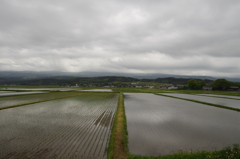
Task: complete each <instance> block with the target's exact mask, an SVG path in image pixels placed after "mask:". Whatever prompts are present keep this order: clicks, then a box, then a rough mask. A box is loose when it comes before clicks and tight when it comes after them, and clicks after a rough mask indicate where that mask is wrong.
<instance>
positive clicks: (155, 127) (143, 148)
mask: <svg viewBox="0 0 240 159" xmlns="http://www.w3.org/2000/svg"><path fill="white" fill-rule="evenodd" d="M124 104H125V111H126V118H127V129H128V140H129V141H128V143H129V150H130V153H132V154H139V155H146V156H152V155H154V156H155V155H166V154H172V153H177V152H179V151H180V150H183V149H184V150H186V151H194V152H196V151H198V150H199V149H201V150H202V149H206V150H215V149H217V150H219V149H223V148H225V147H226V146H232V145H233V144H240V135H239V134H240V127H239V125H240V114H239V112H236V111H232V110H227V109H221V108H217V107H211V106H207V105H203V104H199V103H194V102H189V101H184V100H180V99H174V98H170V97H164V96H158V95H154V94H147V93H124Z"/></svg>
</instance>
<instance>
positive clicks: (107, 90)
mask: <svg viewBox="0 0 240 159" xmlns="http://www.w3.org/2000/svg"><path fill="white" fill-rule="evenodd" d="M81 91H87V92H112V89H88V90H81Z"/></svg>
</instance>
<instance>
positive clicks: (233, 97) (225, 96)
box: [197, 94, 240, 100]
mask: <svg viewBox="0 0 240 159" xmlns="http://www.w3.org/2000/svg"><path fill="white" fill-rule="evenodd" d="M197 95H203V96H210V97H224V98H232V99H239V100H240V97H238V96H229V95H216V94H197Z"/></svg>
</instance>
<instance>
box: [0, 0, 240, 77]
mask: <svg viewBox="0 0 240 159" xmlns="http://www.w3.org/2000/svg"><path fill="white" fill-rule="evenodd" d="M239 14H240V2H239V1H238V0H229V1H226V0H211V1H209V0H182V1H177V0H153V1H146V0H137V1H136V0H135V1H127V0H122V1H107V0H103V1H101V2H100V1H96V0H89V1H82V0H81V1H79V0H78V1H77V0H69V1H63V0H58V1H56V0H52V1H48V0H41V1H40V0H39V1H38V0H36V1H29V0H22V1H15V0H2V1H1V5H0V19H1V22H0V70H18V71H20V70H38V71H50V70H56V71H72V72H74V71H112V72H115V71H117V72H143V73H175V74H186V75H211V76H222V75H224V76H239V75H238V72H239V71H240V65H239V62H238V61H240V52H239V51H240V45H239V44H240V21H239V20H238V15H239Z"/></svg>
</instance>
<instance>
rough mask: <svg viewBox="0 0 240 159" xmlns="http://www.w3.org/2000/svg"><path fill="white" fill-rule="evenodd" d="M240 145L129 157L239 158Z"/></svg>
mask: <svg viewBox="0 0 240 159" xmlns="http://www.w3.org/2000/svg"><path fill="white" fill-rule="evenodd" d="M239 158H240V147H239V145H237V144H235V145H233V146H232V147H226V148H225V149H223V150H219V151H206V150H199V151H198V152H187V151H184V150H180V151H179V152H178V153H177V154H171V155H164V156H140V155H132V154H131V155H129V159H239Z"/></svg>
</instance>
